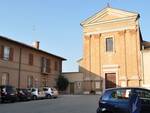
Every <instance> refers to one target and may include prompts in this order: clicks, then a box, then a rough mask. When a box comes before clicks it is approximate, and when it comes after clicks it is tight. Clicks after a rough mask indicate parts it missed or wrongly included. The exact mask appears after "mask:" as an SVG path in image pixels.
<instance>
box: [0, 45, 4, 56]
mask: <svg viewBox="0 0 150 113" xmlns="http://www.w3.org/2000/svg"><path fill="white" fill-rule="evenodd" d="M3 56H4V46H0V58H1V59H2V58H3Z"/></svg>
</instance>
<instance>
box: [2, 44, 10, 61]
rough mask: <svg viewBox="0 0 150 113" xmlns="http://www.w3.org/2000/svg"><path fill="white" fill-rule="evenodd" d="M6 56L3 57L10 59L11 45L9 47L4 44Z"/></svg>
mask: <svg viewBox="0 0 150 113" xmlns="http://www.w3.org/2000/svg"><path fill="white" fill-rule="evenodd" d="M3 52H4V54H3V55H4V56H3V59H4V60H9V58H10V47H7V46H4V51H3Z"/></svg>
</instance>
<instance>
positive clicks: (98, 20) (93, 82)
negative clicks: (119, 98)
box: [78, 7, 143, 92]
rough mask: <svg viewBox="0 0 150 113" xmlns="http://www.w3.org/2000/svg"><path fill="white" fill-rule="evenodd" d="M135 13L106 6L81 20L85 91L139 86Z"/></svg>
mask: <svg viewBox="0 0 150 113" xmlns="http://www.w3.org/2000/svg"><path fill="white" fill-rule="evenodd" d="M139 18H140V15H139V14H138V13H134V12H129V11H124V10H119V9H115V8H111V7H106V8H104V9H103V10H101V11H100V12H98V13H96V14H95V15H93V16H91V17H90V18H88V19H86V20H85V21H83V22H82V23H81V26H82V27H83V57H82V59H80V60H79V61H78V62H79V65H80V66H79V71H80V72H83V73H84V78H83V79H84V87H83V90H84V91H85V92H89V91H100V90H103V89H106V88H113V87H126V86H137V87H139V86H142V85H143V68H142V67H143V65H142V52H141V50H142V46H143V45H142V42H143V40H142V36H141V32H140V25H139Z"/></svg>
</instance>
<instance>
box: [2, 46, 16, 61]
mask: <svg viewBox="0 0 150 113" xmlns="http://www.w3.org/2000/svg"><path fill="white" fill-rule="evenodd" d="M13 54H14V49H13V48H10V47H8V46H0V58H1V59H3V60H10V61H13Z"/></svg>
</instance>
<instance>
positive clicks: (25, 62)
mask: <svg viewBox="0 0 150 113" xmlns="http://www.w3.org/2000/svg"><path fill="white" fill-rule="evenodd" d="M6 47H7V48H11V49H10V50H9V49H8V50H4V48H6ZM4 51H5V52H6V53H4ZM8 51H9V52H8ZM7 52H8V54H9V55H10V56H9V59H5V58H4V56H5V55H6V56H7ZM4 54H5V55H4ZM0 56H1V57H0V85H2V84H10V85H13V86H15V87H17V88H18V87H20V88H28V87H41V86H53V87H54V86H56V79H57V78H58V76H59V75H60V74H61V73H62V61H63V60H65V59H64V58H62V57H59V56H56V55H53V54H51V53H48V52H45V51H43V50H40V49H39V48H35V47H32V46H28V45H26V44H23V43H20V42H17V41H14V40H11V39H8V38H6V37H2V36H0ZM42 58H45V59H49V60H50V61H51V64H48V63H47V62H46V65H48V66H47V67H48V68H50V69H51V72H48V71H42V67H43V66H42ZM55 62H57V63H58V64H57V65H58V69H57V70H56V69H55ZM6 75H7V77H8V80H7V82H6Z"/></svg>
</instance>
